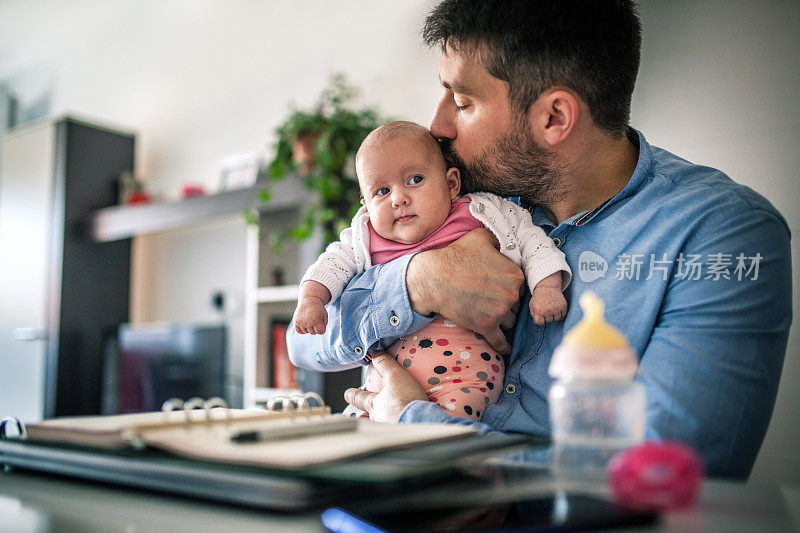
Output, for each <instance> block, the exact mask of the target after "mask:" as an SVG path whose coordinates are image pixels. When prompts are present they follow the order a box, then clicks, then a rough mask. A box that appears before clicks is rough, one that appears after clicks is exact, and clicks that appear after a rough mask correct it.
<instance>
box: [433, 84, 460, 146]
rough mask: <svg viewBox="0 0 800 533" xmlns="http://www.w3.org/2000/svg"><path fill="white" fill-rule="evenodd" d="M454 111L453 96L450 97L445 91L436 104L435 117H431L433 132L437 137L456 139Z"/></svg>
mask: <svg viewBox="0 0 800 533" xmlns="http://www.w3.org/2000/svg"><path fill="white" fill-rule="evenodd" d="M453 111H454V105H453V101H452V97H449V98H448V94H447V93H445V94H443V95H442V97H441V98H440V99H439V102H438V103H437V104H436V109H435V110H434V111H433V118H432V119H431V133H432V134H433V136H434V137H436V138H437V139H442V138H444V139H455V138H456V129H455V126H454V125H453Z"/></svg>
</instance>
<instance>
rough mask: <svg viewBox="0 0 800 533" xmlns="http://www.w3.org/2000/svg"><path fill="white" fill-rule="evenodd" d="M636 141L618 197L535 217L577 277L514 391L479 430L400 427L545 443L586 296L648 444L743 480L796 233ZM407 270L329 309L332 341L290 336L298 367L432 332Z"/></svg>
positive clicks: (529, 347)
mask: <svg viewBox="0 0 800 533" xmlns="http://www.w3.org/2000/svg"><path fill="white" fill-rule="evenodd" d="M629 138H630V139H631V140H632V142H634V144H638V147H639V160H638V164H637V166H636V170H635V171H634V173H633V175H632V176H631V178H630V180H629V182H628V184H627V185H626V186H625V187H624V188H623V189H622V190H621V191H620V192H619V193H617V194H616V195H615V196H614V197H613V198H611V199H609V200H608V201H606V202H605V203H604V204H602V205H601V206H599V207H598V208H596V209H594V210H592V211H588V212H584V213H579V214H577V215H575V216H573V217H571V218H570V219H568V220H565V221H564V222H562V223H561V224H558V225H554V224H553V223H552V222H551V221H550V220H549V219H548V218H547V217H546V216H545V215H544V213H543V212H542V210H541V209H540V208H539V207H534V208H533V212H532V214H533V221H534V223H535V224H537V225H539V226H540V227H542V229H544V231H545V232H546V233H547V234H548V235H549V236H550V237H551V238H553V240H554V241H555V242H556V244H557V246H558V247H559V248H560V249H561V250H562V251H563V252H564V254H565V255H566V257H567V262H568V263H569V265H570V267H571V268H572V271H573V273H574V278H573V281H572V283H571V285H570V286H569V287H568V288H567V290H566V291H565V296H566V299H567V302H568V303H569V312H568V314H567V317H566V319H565V320H564V321H561V322H550V323H548V324H546V325H545V326H543V327H540V326H537V325H536V324H535V323H534V322H533V319H532V318H531V316H530V314H529V313H528V312H527V309H528V305H527V301H528V300H529V299H530V294H526V295H525V297H524V300H525V301H524V302H523V305H522V306H521V308H520V309H521V311H520V314H519V317H518V319H517V324H516V326H515V328H514V330H513V338H512V341H511V342H512V352H511V354H510V355H509V356H508V360H507V365H506V376H505V387H504V390H503V392H502V394H501V396H500V398H499V400H498V401H497V403H496V404H494V405H491V406H489V407H487V408H486V411H485V413H484V416H483V419H482V421H481V423H475V422H472V421H470V420H468V419H465V418H457V417H453V416H451V415H450V414H448V413H446V412H445V411H444V410H443V409H441V408H440V407H439V406H438V405H436V404H434V403H431V402H423V401H416V402H412V403H411V404H410V405H409V406H408V407H407V408H406V409H405V410H404V411H403V413H402V414H401V416H400V422H406V423H410V422H444V423H456V424H470V425H474V426H476V427H477V428H478V429H479V430H481V431H483V432H489V431H503V432H519V433H528V434H533V435H549V434H550V419H549V410H548V403H547V395H548V391H549V389H550V386H551V384H552V379H551V378H550V377H549V376H548V373H547V370H548V365H549V364H550V357H551V355H552V353H553V350H554V349H555V348H556V346H558V344H559V343H560V342H561V339H562V337H563V335H564V333H565V332H566V331H567V330H569V329H570V328H572V327H573V326H574V325H575V324H576V323H577V322H578V320H580V318H581V310H580V307H579V306H578V305H577V302H578V298H579V296H580V294H581V293H583V291H585V290H588V289H591V290H592V291H594V292H596V293H597V294H598V295H599V296H600V297H601V298H602V299H603V300H604V302H605V304H606V319H607V320H608V321H609V322H610V323H611V324H613V325H614V326H615V327H617V328H618V329H620V330H621V331H622V332H623V333H624V334H625V336H626V337H627V338H628V341H629V342H630V344H631V346H632V347H633V349H634V350H636V352H637V354H639V357H640V366H639V372H638V375H637V380H638V381H639V382H641V383H642V384H643V385H644V386H645V390H646V394H647V410H646V414H647V429H646V437H647V438H648V439H661V440H679V441H683V442H685V443H688V444H689V445H691V446H692V447H694V448H695V449H696V450H698V451H699V453H700V454H701V456H702V459H703V461H704V464H705V467H706V472H707V473H708V474H709V475H711V476H721V477H730V478H741V479H744V478H747V476H748V475H749V473H750V470H751V468H752V466H753V462H754V461H755V458H756V455H757V453H758V450H759V448H760V446H761V442H762V440H763V438H764V434H765V432H766V430H767V426H768V424H769V419H770V415H771V413H772V407H773V405H774V402H775V396H776V393H777V389H778V383H779V380H780V374H781V369H782V367H783V359H784V354H785V351H786V342H787V338H788V332H789V325H790V323H791V294H792V291H791V259H790V248H789V228H788V226H787V225H786V221H785V220H784V219H783V217H782V216H781V215H780V213H778V212H777V211H776V210H775V208H774V207H773V206H772V205H771V204H770V203H769V202H768V201H767V200H766V199H764V198H763V197H762V196H760V195H759V194H757V193H755V192H754V191H753V190H751V189H749V188H747V187H744V186H742V185H738V184H736V183H735V182H733V181H732V180H731V179H730V178H728V177H727V176H726V175H724V174H723V173H722V172H720V171H718V170H715V169H713V168H709V167H703V166H699V165H694V164H692V163H689V162H688V161H685V160H683V159H681V158H679V157H677V156H675V155H673V154H671V153H669V152H667V151H665V150H662V149H660V148H657V147H653V146H650V145H649V144H648V143H647V141H646V140H645V138H644V136H642V135H641V134H640V133H638V132H636V131H635V130H629ZM410 260H411V257H403V258H401V259H398V260H396V261H393V262H391V263H388V264H385V265H380V266H376V267H373V268H372V269H370V270H368V271H367V272H365V273H364V274H362V275H360V276H359V277H357V278H355V279H353V280H352V282H351V283H350V285H349V286H348V288H347V290H346V291H345V293H344V294H343V295H342V296H341V298H340V299H339V300H338V301H336V302H334V303H333V304H332V305H331V306H330V307H329V310H328V312H329V322H328V329H327V332H326V333H325V335H314V336H312V335H297V334H296V333H294V332H293V328H290V334H289V338H288V341H289V349H290V354H291V357H292V361H293V362H294V363H295V364H296V365H298V366H301V367H305V368H311V369H321V370H341V369H344V368H351V367H353V366H356V365H358V364H362V360H363V357H364V351H365V350H366V349H376V348H383V347H386V346H388V345H389V344H391V343H392V342H393V341H394V340H396V339H397V338H399V337H401V336H403V335H406V334H409V333H412V332H414V331H416V330H418V329H420V328H421V327H423V326H424V325H425V324H427V323H428V321H429V320H430V319H429V318H426V317H423V316H421V315H418V314H417V313H415V312H414V311H412V310H411V307H410V304H409V301H408V293H407V290H406V286H405V279H406V268H407V266H408V262H409V261H410ZM393 316H397V317H398V320H395V321H393V322H395V324H396V325H392V323H391V322H390V319H391V318H392V317H393ZM510 334H511V333H510Z"/></svg>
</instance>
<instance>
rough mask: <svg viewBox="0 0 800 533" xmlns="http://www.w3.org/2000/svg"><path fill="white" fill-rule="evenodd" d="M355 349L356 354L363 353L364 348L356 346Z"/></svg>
mask: <svg viewBox="0 0 800 533" xmlns="http://www.w3.org/2000/svg"><path fill="white" fill-rule="evenodd" d="M353 351H354V352H356V355H361V353H362V352H363V351H364V350H362V349H361V346H356V347H355V348H353Z"/></svg>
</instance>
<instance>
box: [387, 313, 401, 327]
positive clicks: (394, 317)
mask: <svg viewBox="0 0 800 533" xmlns="http://www.w3.org/2000/svg"><path fill="white" fill-rule="evenodd" d="M399 323H400V319H399V318H397V315H392V318H390V319H389V324H391V325H393V326H396V325H398V324H399Z"/></svg>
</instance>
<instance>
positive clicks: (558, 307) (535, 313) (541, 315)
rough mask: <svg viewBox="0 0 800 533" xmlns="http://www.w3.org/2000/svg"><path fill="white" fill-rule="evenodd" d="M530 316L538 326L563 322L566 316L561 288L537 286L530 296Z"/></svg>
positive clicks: (565, 303)
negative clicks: (555, 321) (556, 321)
mask: <svg viewBox="0 0 800 533" xmlns="http://www.w3.org/2000/svg"><path fill="white" fill-rule="evenodd" d="M531 316H532V317H533V321H534V322H536V323H537V324H538V325H540V326H544V324H545V323H546V322H553V321H554V320H563V319H564V318H565V317H566V316H567V299H566V298H564V294H563V293H562V292H561V287H560V286H558V287H549V286H539V285H537V286H536V287H534V289H533V294H532V295H531Z"/></svg>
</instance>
